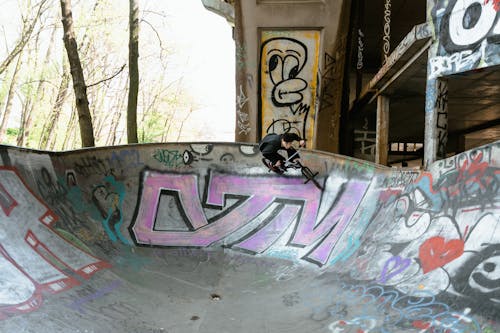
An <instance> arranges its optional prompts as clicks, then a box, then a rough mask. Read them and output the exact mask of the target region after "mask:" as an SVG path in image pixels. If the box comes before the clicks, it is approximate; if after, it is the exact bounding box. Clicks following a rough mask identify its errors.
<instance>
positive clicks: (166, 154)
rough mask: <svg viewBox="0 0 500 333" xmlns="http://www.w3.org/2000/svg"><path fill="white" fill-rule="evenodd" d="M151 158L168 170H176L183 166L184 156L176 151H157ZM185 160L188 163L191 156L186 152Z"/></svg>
mask: <svg viewBox="0 0 500 333" xmlns="http://www.w3.org/2000/svg"><path fill="white" fill-rule="evenodd" d="M153 158H154V159H155V160H157V161H158V162H160V163H162V164H163V165H165V166H166V167H168V168H178V167H180V166H182V165H183V164H184V163H183V162H184V154H181V153H179V151H178V150H172V151H170V150H167V149H157V150H156V152H155V153H154V155H153ZM185 159H186V160H187V162H188V163H190V162H191V160H192V155H190V153H189V152H188V153H187V157H186V158H185Z"/></svg>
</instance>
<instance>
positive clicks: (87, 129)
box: [61, 0, 95, 147]
mask: <svg viewBox="0 0 500 333" xmlns="http://www.w3.org/2000/svg"><path fill="white" fill-rule="evenodd" d="M61 12H62V24H63V28H64V38H63V40H64V46H65V48H66V52H67V53H68V60H69V63H70V71H71V77H72V78H73V89H74V91H75V100H76V110H77V112H78V120H79V124H80V137H81V139H82V146H83V147H93V146H95V143H94V130H93V127H92V117H91V115H90V109H89V101H88V98H87V86H86V85H85V78H84V76H83V70H82V64H81V62H80V56H79V55H78V46H77V43H76V38H75V32H74V30H73V14H72V12H71V0H61Z"/></svg>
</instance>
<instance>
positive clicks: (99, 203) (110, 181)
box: [92, 176, 130, 245]
mask: <svg viewBox="0 0 500 333" xmlns="http://www.w3.org/2000/svg"><path fill="white" fill-rule="evenodd" d="M124 198H125V186H124V185H123V183H121V182H117V181H116V180H115V178H114V177H112V176H108V177H106V178H104V179H103V183H102V184H98V185H96V186H95V187H94V189H93V190H92V202H93V204H94V205H95V207H96V208H97V209H98V211H99V213H100V217H101V219H102V226H103V228H104V230H105V231H106V233H107V234H108V236H109V238H110V239H111V240H112V241H113V242H116V241H118V240H120V241H121V242H122V243H123V244H126V245H128V244H130V243H129V241H128V240H127V239H126V238H125V237H124V236H123V234H122V232H121V226H122V224H123V213H122V207H123V199H124Z"/></svg>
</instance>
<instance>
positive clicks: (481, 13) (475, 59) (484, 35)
mask: <svg viewBox="0 0 500 333" xmlns="http://www.w3.org/2000/svg"><path fill="white" fill-rule="evenodd" d="M499 7H500V5H499V2H498V1H497V0H439V1H436V4H435V6H434V8H433V10H432V19H433V23H434V29H435V36H436V39H437V43H438V44H437V47H436V48H434V50H433V51H432V52H433V54H432V56H431V58H430V59H429V70H430V73H429V76H430V77H431V78H435V77H439V76H444V75H449V74H453V73H459V72H464V71H469V70H472V69H476V68H484V67H489V66H494V65H498V64H500V44H499V42H500V19H499V17H500V10H499V9H500V8H499Z"/></svg>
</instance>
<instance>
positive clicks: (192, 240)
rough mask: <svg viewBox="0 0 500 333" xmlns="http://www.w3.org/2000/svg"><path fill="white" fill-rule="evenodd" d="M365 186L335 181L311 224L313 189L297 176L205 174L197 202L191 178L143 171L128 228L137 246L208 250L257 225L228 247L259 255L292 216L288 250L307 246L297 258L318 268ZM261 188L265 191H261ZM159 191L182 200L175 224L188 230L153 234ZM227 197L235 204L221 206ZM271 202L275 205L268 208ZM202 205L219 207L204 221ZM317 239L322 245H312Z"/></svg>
mask: <svg viewBox="0 0 500 333" xmlns="http://www.w3.org/2000/svg"><path fill="white" fill-rule="evenodd" d="M299 184H300V185H299ZM368 184H369V183H368V182H362V181H353V180H351V181H348V182H347V181H345V180H344V181H343V180H340V179H339V182H338V184H337V186H338V187H337V188H338V193H337V196H338V198H337V200H336V201H335V203H336V204H335V205H334V206H333V207H331V208H330V209H329V212H328V214H327V215H326V216H325V217H324V218H322V220H321V221H319V222H320V223H317V222H316V221H317V219H318V217H317V214H318V209H319V208H320V203H321V202H320V201H321V195H320V194H321V193H320V191H319V190H314V189H313V187H314V185H311V184H303V182H302V180H301V179H300V178H295V177H294V178H283V177H279V178H268V177H248V178H247V177H238V176H232V175H225V174H219V173H216V172H211V173H210V177H209V179H208V180H207V185H206V186H207V187H206V190H205V192H204V193H205V199H204V203H203V204H202V202H201V201H200V198H199V193H202V192H203V191H201V190H200V189H198V179H197V177H196V176H195V175H190V174H185V175H182V174H160V173H156V172H152V171H145V173H144V180H143V191H142V196H141V198H140V202H139V204H138V212H137V219H136V221H135V222H134V225H133V227H132V230H133V233H134V234H135V237H136V239H137V242H138V243H142V244H153V245H164V246H209V245H210V244H212V243H213V242H215V241H219V240H221V239H223V238H225V237H228V236H230V235H231V234H232V233H233V232H235V231H236V230H238V229H239V228H241V227H243V226H244V225H246V224H254V223H257V222H258V221H260V222H259V225H258V227H257V229H256V230H255V231H254V232H249V233H247V234H245V235H241V236H240V237H239V238H237V239H235V240H234V241H232V242H231V243H230V245H229V246H230V247H232V248H233V249H241V250H244V251H245V252H251V253H262V252H264V251H266V250H267V249H269V248H270V247H271V246H272V244H273V243H274V242H276V240H277V239H278V238H279V237H280V236H281V235H282V234H283V232H284V231H285V230H286V229H287V228H288V226H289V225H290V224H291V223H294V221H295V219H296V217H297V216H298V217H299V218H298V223H297V224H296V226H295V228H294V231H293V233H292V235H291V237H290V239H289V240H288V244H289V246H292V247H298V248H307V252H306V253H305V254H304V256H303V257H302V259H304V260H307V261H310V262H313V263H316V264H318V265H323V264H325V263H326V262H327V260H328V258H329V256H330V253H331V251H332V249H333V248H334V246H335V243H336V241H337V240H338V237H339V236H340V235H341V234H342V231H343V230H344V229H345V228H346V226H347V225H348V224H349V221H350V219H351V217H352V215H353V214H354V212H355V210H356V207H357V206H358V204H359V202H360V200H361V199H362V197H363V194H364V192H365V191H366V189H367V187H368ZM262 186H266V188H268V190H267V191H262ZM306 189H307V190H306ZM165 190H168V191H169V192H170V193H171V194H175V193H182V196H176V198H177V199H176V202H178V209H179V213H178V217H177V218H175V220H181V221H184V223H185V225H186V226H187V227H188V229H189V230H188V231H182V230H181V231H180V230H178V228H176V229H175V230H172V231H169V229H168V228H166V227H164V226H162V227H161V230H158V231H155V230H157V229H156V228H157V225H158V223H161V222H160V221H162V220H163V219H162V218H161V216H158V215H157V214H158V213H157V212H161V207H160V200H159V198H160V196H159V193H160V192H161V191H165ZM229 197H231V198H234V199H236V200H237V203H234V204H232V205H231V206H230V207H225V202H226V200H227V198H229ZM285 198H294V199H293V200H291V199H285ZM273 203H276V204H277V207H272V204H273ZM204 206H205V207H219V209H221V210H223V211H222V212H221V213H220V214H218V215H216V216H213V217H211V218H208V217H207V215H206V213H205V212H204ZM266 207H268V208H267V209H266ZM170 219H172V217H170ZM318 239H323V241H322V242H319V243H317V244H314V243H316V241H317V240H318Z"/></svg>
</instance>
